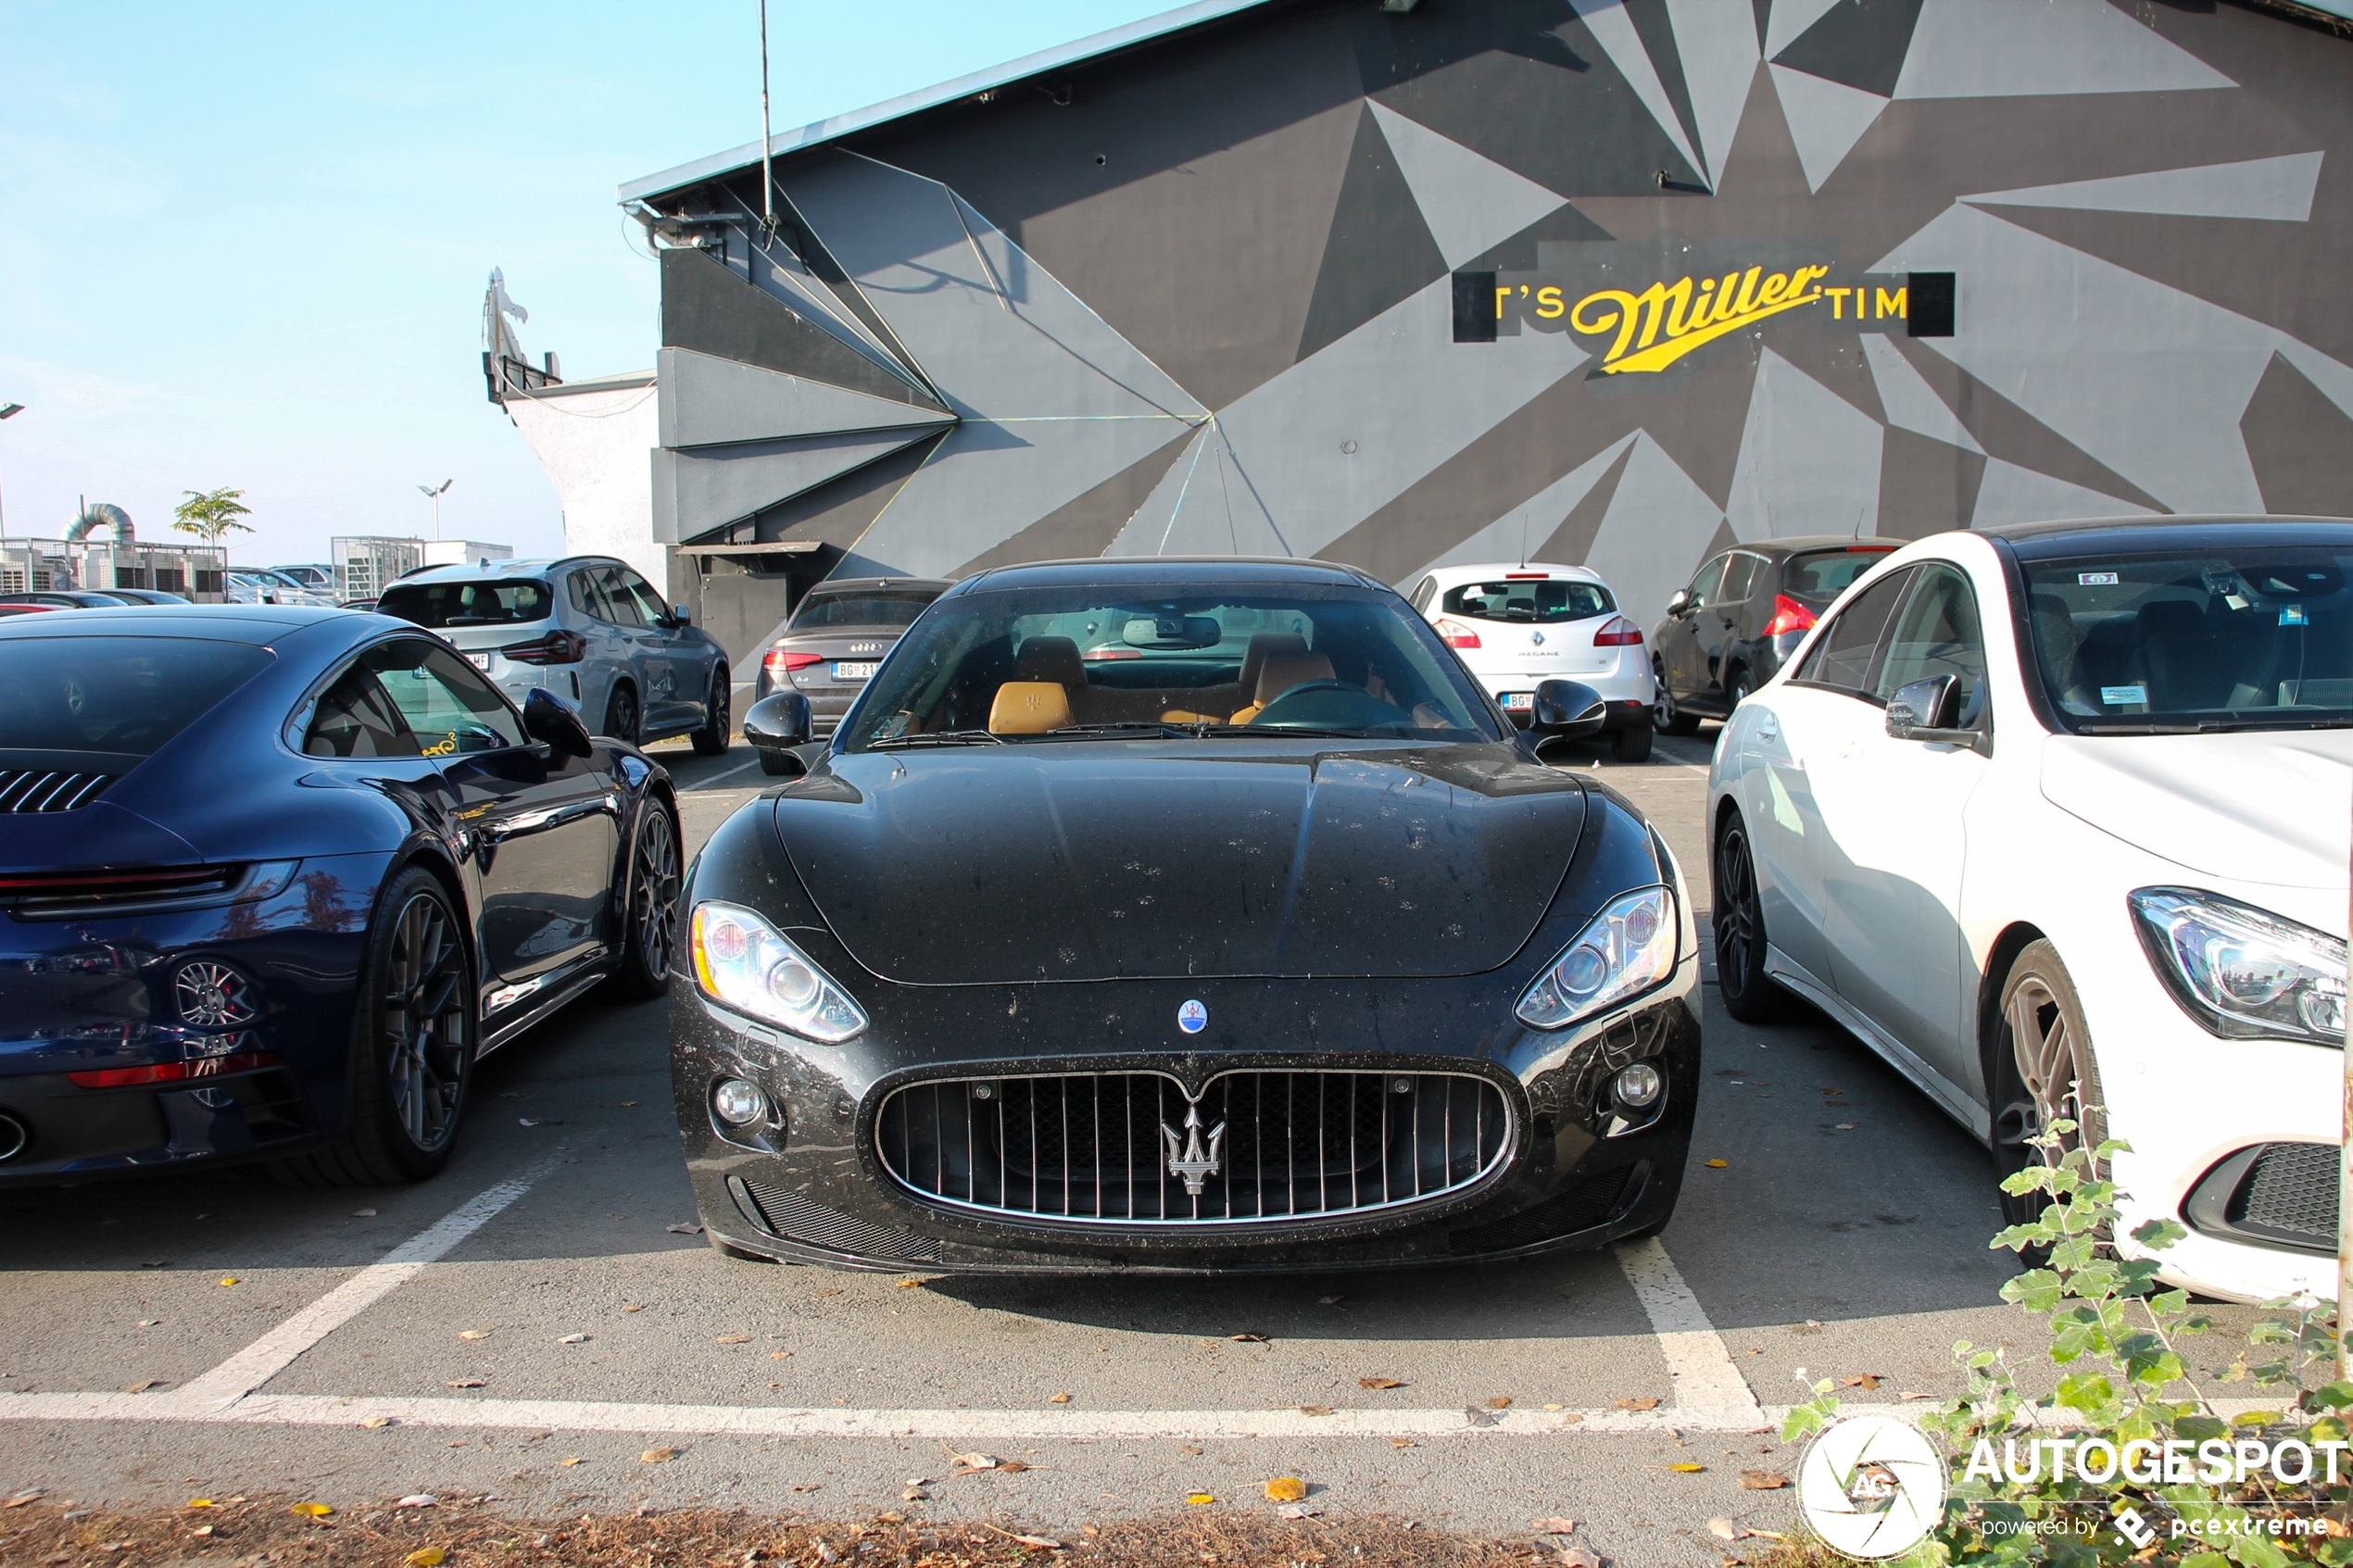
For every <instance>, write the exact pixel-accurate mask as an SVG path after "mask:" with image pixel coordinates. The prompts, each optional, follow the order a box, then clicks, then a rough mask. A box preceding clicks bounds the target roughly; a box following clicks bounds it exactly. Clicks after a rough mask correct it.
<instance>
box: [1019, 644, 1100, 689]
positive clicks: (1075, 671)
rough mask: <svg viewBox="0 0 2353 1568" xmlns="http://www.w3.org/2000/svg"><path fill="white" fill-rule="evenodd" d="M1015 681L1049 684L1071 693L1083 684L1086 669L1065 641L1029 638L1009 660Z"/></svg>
mask: <svg viewBox="0 0 2353 1568" xmlns="http://www.w3.org/2000/svg"><path fill="white" fill-rule="evenodd" d="M1013 679H1014V680H1016V681H1051V682H1053V683H1054V684H1056V685H1059V686H1066V687H1068V688H1070V689H1072V690H1074V691H1075V690H1076V689H1077V688H1078V687H1080V686H1083V685H1085V684H1087V665H1086V662H1085V661H1084V660H1083V659H1080V658H1079V657H1078V645H1077V644H1076V643H1075V642H1073V641H1071V640H1070V639H1069V638H1068V637H1031V638H1028V639H1026V641H1025V642H1023V644H1022V645H1021V651H1020V652H1019V653H1018V654H1015V655H1014V656H1013Z"/></svg>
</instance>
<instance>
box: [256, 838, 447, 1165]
mask: <svg viewBox="0 0 2353 1568" xmlns="http://www.w3.org/2000/svg"><path fill="white" fill-rule="evenodd" d="M354 1013H355V1016H354V1018H353V1020H352V1050H351V1073H352V1085H351V1122H350V1124H349V1126H347V1127H346V1129H345V1130H344V1132H343V1134H342V1135H341V1136H339V1137H337V1138H336V1139H335V1140H334V1141H333V1142H332V1143H330V1144H328V1145H327V1146H326V1147H325V1148H321V1149H320V1150H318V1151H317V1152H316V1153H313V1154H307V1155H300V1156H297V1157H296V1158H294V1159H292V1160H279V1161H277V1162H275V1163H274V1164H273V1165H272V1166H271V1174H273V1175H275V1176H276V1177H277V1178H278V1179H279V1180H281V1181H283V1182H287V1183H289V1184H291V1185H304V1186H364V1185H385V1184H390V1183H395V1182H421V1181H423V1180H425V1179H426V1178H428V1177H430V1176H433V1175H435V1174H437V1173H439V1172H440V1171H441V1169H442V1167H443V1166H445V1165H447V1163H448V1162H449V1156H450V1152H451V1150H452V1149H454V1148H456V1147H457V1142H458V1130H459V1123H461V1122H462V1120H463V1119H464V1115H465V1109H466V1094H467V1090H468V1088H469V1087H470V1086H471V1085H472V1081H473V1066H474V1053H475V1047H476V1020H475V1013H474V979H473V963H472V958H471V956H470V955H469V953H468V951H467V947H466V938H465V930H464V927H463V926H462V925H461V924H460V923H459V919H458V916H457V915H456V913H455V912H454V910H453V908H452V906H451V903H450V899H449V896H448V894H447V891H446V890H445V889H444V888H443V887H442V885H441V883H440V882H439V881H438V880H437V879H436V878H434V875H433V874H432V873H431V872H427V871H425V870H423V869H422V867H417V866H411V867H409V869H408V870H407V871H405V872H401V873H400V874H399V875H398V876H397V877H396V878H394V879H393V881H392V883H391V884H390V885H389V886H387V887H386V888H385V890H384V897H383V898H382V899H381V900H380V902H379V903H378V905H377V917H376V921H375V923H374V924H373V925H372V926H371V929H370V931H369V936H368V948H367V954H366V957H365V958H364V960H362V963H361V969H360V975H359V988H358V996H357V998H356V1006H355V1009H354Z"/></svg>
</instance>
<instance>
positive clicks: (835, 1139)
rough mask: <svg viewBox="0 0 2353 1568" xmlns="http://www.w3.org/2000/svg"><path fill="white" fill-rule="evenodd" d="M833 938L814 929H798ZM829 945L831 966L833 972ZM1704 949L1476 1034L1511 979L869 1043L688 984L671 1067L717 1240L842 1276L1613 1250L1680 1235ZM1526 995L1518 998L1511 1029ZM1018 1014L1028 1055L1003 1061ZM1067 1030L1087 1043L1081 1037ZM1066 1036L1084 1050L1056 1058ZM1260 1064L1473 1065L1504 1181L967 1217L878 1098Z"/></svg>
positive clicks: (884, 1035)
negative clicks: (1566, 1016)
mask: <svg viewBox="0 0 2353 1568" xmlns="http://www.w3.org/2000/svg"><path fill="white" fill-rule="evenodd" d="M815 935H816V934H813V933H805V932H796V933H795V937H796V940H813V939H814V937H815ZM831 957H832V956H831V955H828V956H827V957H825V958H821V960H820V961H821V962H825V961H829V959H830V958H831ZM1697 977H1698V964H1697V960H1696V958H1695V957H1686V959H1685V960H1684V961H1683V962H1682V963H1681V965H1680V967H1679V968H1678V970H1677V971H1676V973H1675V975H1674V977H1673V978H1672V979H1671V980H1670V981H1669V982H1668V983H1667V985H1664V986H1662V987H1661V988H1660V989H1658V990H1656V991H1654V992H1652V993H1650V994H1649V995H1648V996H1646V997H1642V998H1640V999H1639V1000H1638V1001H1637V1002H1636V1003H1635V1004H1634V1005H1633V1006H1632V1007H1630V1008H1629V1009H1627V1010H1621V1011H1619V1012H1618V1013H1617V1014H1615V1015H1612V1016H1609V1017H1605V1018H1603V1019H1600V1020H1596V1021H1595V1022H1593V1023H1592V1024H1591V1025H1588V1026H1586V1027H1584V1028H1581V1029H1571V1030H1565V1031H1562V1032H1561V1033H1559V1034H1557V1035H1546V1034H1539V1033H1536V1032H1533V1031H1529V1030H1527V1029H1525V1028H1523V1027H1521V1026H1519V1025H1518V1024H1517V1023H1516V1022H1507V1023H1504V1024H1501V1025H1497V1026H1494V1027H1492V1028H1491V1029H1489V1030H1488V1031H1487V1032H1485V1033H1484V1034H1479V1035H1476V1037H1472V1038H1465V1037H1463V1036H1462V1035H1461V1033H1459V1031H1460V1030H1461V1027H1462V1021H1464V1020H1465V1019H1466V1018H1475V1017H1479V1016H1482V1015H1484V1014H1486V1013H1489V1012H1491V1011H1493V1010H1495V1008H1494V1004H1495V997H1494V995H1493V991H1494V984H1493V981H1492V979H1491V978H1483V977H1477V976H1473V977H1469V978H1468V979H1465V980H1446V981H1424V982H1413V983H1398V984H1381V983H1374V984H1369V985H1368V984H1365V983H1357V984H1355V985H1353V986H1350V987H1347V995H1345V996H1343V995H1342V994H1341V988H1340V987H1338V986H1334V985H1329V984H1327V983H1317V982H1304V981H1279V980H1277V981H1265V980H1252V981H1222V982H1202V981H1194V982H1183V981H1168V982H1162V981H1136V982H1124V983H1112V984H1107V985H1084V986H1080V985H1073V986H1031V987H979V986H975V987H958V988H955V989H954V990H952V991H937V990H922V989H920V988H908V990H909V991H911V992H913V993H915V994H912V995H903V996H902V995H897V994H894V995H892V996H891V997H889V998H887V1007H884V1008H879V1009H870V1010H872V1011H875V1012H876V1014H877V1016H876V1017H875V1022H874V1023H873V1025H872V1026H870V1028H869V1030H868V1031H867V1033H866V1034H864V1035H861V1036H859V1037H858V1038H857V1039H855V1040H853V1041H851V1042H849V1044H848V1045H846V1046H843V1047H827V1046H820V1045H814V1044H812V1043H810V1042H807V1041H803V1040H799V1039H796V1038H794V1037H792V1036H789V1035H784V1034H782V1033H781V1032H778V1031H774V1030H770V1029H766V1028H764V1027H762V1026H760V1025H757V1024H753V1023H751V1022H749V1021H747V1020H744V1019H742V1018H740V1017H738V1016H736V1015H735V1014H733V1013H731V1012H728V1011H726V1010H723V1009H721V1008H718V1007H716V1006H713V1005H711V1004H710V1003H709V1002H708V1001H706V1000H705V999H704V998H703V997H701V996H700V994H699V993H698V991H696V989H695V988H694V986H693V985H692V983H691V982H690V981H688V980H686V979H685V978H683V977H673V983H672V1005H671V1052H672V1073H673V1089H674V1096H675V1109H676V1112H677V1115H678V1119H679V1127H680V1131H681V1134H682V1136H683V1138H684V1141H685V1146H686V1166H687V1172H688V1175H689V1178H690V1179H691V1181H692V1183H693V1185H694V1189H695V1196H696V1200H697V1203H698V1208H699V1210H700V1212H701V1219H702V1223H703V1224H704V1226H705V1227H706V1230H707V1232H708V1234H709V1236H711V1240H712V1241H713V1243H714V1244H715V1245H718V1246H720V1247H722V1248H726V1249H730V1250H734V1251H736V1252H741V1253H745V1254H749V1255H752V1256H757V1257H765V1258H773V1259H778V1260H786V1261H800V1262H812V1263H822V1264H827V1265H831V1266H835V1267H842V1268H853V1269H876V1270H888V1271H893V1272H905V1271H908V1270H911V1269H915V1270H922V1271H925V1272H932V1273H1177V1274H1204V1273H1302V1272H1316V1271H1326V1270H1338V1269H1356V1268H1366V1267H1397V1266H1415V1265H1428V1264H1436V1263H1445V1262H1460V1261H1466V1260H1470V1259H1479V1258H1501V1257H1517V1256H1526V1255H1534V1254H1540V1253H1545V1252H1551V1251H1557V1250H1567V1249H1574V1248H1593V1247H1599V1246H1603V1245H1605V1244H1606V1243H1607V1242H1609V1241H1611V1240H1614V1239H1616V1238H1617V1237H1620V1236H1628V1235H1632V1234H1636V1233H1640V1232H1646V1231H1648V1230H1651V1229H1655V1227H1657V1226H1658V1225H1660V1224H1663V1223H1665V1221H1666V1219H1667V1216H1668V1215H1669V1214H1670V1213H1671V1212H1672V1210H1673V1208H1674V1204H1675V1200H1676V1197H1677V1195H1678V1193H1679V1191H1680V1186H1681V1182H1682V1174H1683V1165H1684V1160H1685V1157H1686V1154H1687V1152H1688V1150H1689V1147H1690V1141H1691V1126H1692V1110H1693V1107H1694V1104H1695V1102H1696V1097H1697V1090H1698V1085H1699V1037H1700V1030H1699V1022H1698V1018H1697V1015H1696V1013H1695V1012H1694V1010H1693V1008H1692V996H1693V992H1694V989H1695V987H1696V985H1697ZM1196 996H1199V997H1203V998H1204V999H1206V1000H1208V1002H1209V1005H1210V1009H1211V1013H1212V1016H1213V1017H1214V1018H1216V1019H1218V1020H1219V1021H1220V1022H1221V1024H1227V1021H1228V1020H1230V1021H1231V1022H1230V1024H1227V1029H1228V1030H1229V1031H1230V1032H1229V1033H1224V1034H1223V1037H1222V1038H1212V1037H1210V1036H1206V1035H1204V1036H1203V1038H1202V1042H1201V1043H1199V1044H1192V1043H1189V1044H1188V1045H1187V1046H1185V1047H1178V1046H1176V1045H1175V1044H1174V1043H1172V1042H1168V1041H1164V1040H1163V1039H1161V1038H1160V1037H1159V1036H1161V1035H1162V1034H1163V1033H1164V1029H1163V1027H1162V1026H1161V1025H1160V1024H1159V1023H1158V1022H1153V1023H1151V1024H1149V1025H1148V1024H1144V1023H1142V1022H1133V1021H1141V1020H1146V1019H1150V1020H1153V1021H1160V1020H1164V1019H1173V1018H1174V1017H1175V1016H1176V1009H1177V1006H1178V1004H1179V1003H1180V1002H1182V1001H1184V1000H1187V999H1189V998H1191V997H1196ZM1508 1010H1509V999H1508V998H1505V999H1504V1004H1503V1011H1504V1015H1505V1017H1506V1018H1508ZM1009 1016H1013V1017H1018V1018H1020V1019H1021V1020H1022V1024H1023V1027H1022V1028H1021V1029H1020V1030H1019V1034H1020V1035H1021V1036H1022V1038H1023V1040H1024V1042H1025V1043H1026V1045H1027V1046H1028V1047H1029V1048H1028V1050H1026V1051H1025V1052H1024V1053H1023V1054H1021V1055H1019V1056H1006V1055H1002V1054H997V1055H988V1054H984V1052H983V1051H982V1050H981V1049H980V1048H979V1047H962V1048H960V1047H959V1042H963V1041H971V1040H975V1038H978V1039H988V1038H991V1037H993V1038H995V1039H998V1040H1002V1039H1004V1038H1005V1037H1006V1034H1007V1031H1005V1030H1004V1029H1002V1028H1001V1027H1000V1025H1001V1024H1002V1023H1003V1021H1004V1020H1006V1019H1007V1018H1008V1017H1009ZM1065 1042H1066V1046H1064V1045H1063V1043H1065ZM1057 1047H1063V1048H1057ZM1632 1060H1651V1061H1653V1062H1655V1064H1656V1065H1657V1066H1658V1067H1659V1069H1660V1071H1661V1072H1662V1073H1663V1074H1664V1075H1665V1077H1666V1079H1667V1093H1666V1095H1665V1097H1664V1098H1663V1101H1662V1103H1661V1104H1660V1106H1659V1107H1658V1109H1657V1111H1656V1114H1655V1120H1654V1121H1652V1122H1650V1123H1648V1124H1646V1125H1644V1126H1642V1127H1641V1128H1640V1129H1639V1130H1635V1131H1630V1132H1627V1133H1625V1134H1623V1135H1618V1136H1606V1135H1604V1128H1605V1126H1606V1120H1605V1113H1604V1112H1603V1111H1602V1110H1599V1109H1598V1107H1599V1104H1600V1100H1601V1097H1602V1085H1604V1084H1605V1083H1606V1081H1607V1079H1608V1077H1609V1075H1610V1074H1611V1073H1615V1072H1616V1071H1617V1069H1619V1068H1620V1067H1623V1066H1624V1065H1626V1063H1628V1062H1629V1061H1632ZM1250 1068H1264V1069H1295V1068H1321V1069H1327V1070H1330V1069H1340V1070H1345V1071H1354V1072H1367V1073H1374V1072H1396V1073H1409V1072H1429V1071H1444V1072H1452V1073H1474V1074H1476V1075H1478V1076H1481V1077H1486V1078H1488V1079H1490V1080H1491V1082H1493V1083H1494V1084H1495V1085H1497V1087H1498V1088H1499V1089H1501V1090H1502V1092H1503V1093H1504V1096H1505V1097H1506V1098H1507V1099H1508V1101H1509V1102H1510V1104H1511V1107H1512V1112H1513V1118H1514V1123H1515V1131H1514V1142H1513V1147H1512V1148H1510V1149H1509V1151H1508V1153H1507V1155H1506V1157H1505V1158H1504V1160H1502V1161H1501V1162H1500V1163H1499V1165H1498V1167H1497V1168H1496V1169H1495V1170H1494V1171H1493V1172H1492V1173H1491V1174H1490V1175H1489V1176H1487V1177H1486V1178H1484V1179H1482V1180H1480V1181H1478V1182H1476V1183H1472V1184H1469V1185H1466V1186H1465V1187H1463V1188H1462V1189H1460V1190H1458V1191H1455V1192H1452V1193H1449V1194H1447V1195H1444V1196H1441V1197H1438V1198H1430V1199H1427V1200H1424V1201H1422V1202H1420V1203H1417V1204H1413V1205H1406V1206H1401V1207H1397V1208H1392V1209H1387V1210H1380V1211H1378V1212H1370V1213H1364V1214H1348V1213H1340V1214H1332V1215H1325V1216H1319V1217H1316V1218H1314V1219H1302V1220H1290V1219H1277V1220H1268V1221H1264V1222H1244V1223H1221V1224H1214V1225H1213V1224H1206V1223H1204V1224H1202V1225H1200V1226H1199V1227H1198V1228H1196V1227H1193V1226H1189V1225H1174V1226H1172V1225H1165V1224H1163V1225H1155V1226H1143V1225H1123V1224H1121V1223H1118V1222H1116V1221H1111V1222H1104V1221H1092V1220H1089V1221H1081V1222H1067V1221H1059V1220H1042V1219H1037V1218H1022V1217H1016V1216H1008V1215H984V1214H976V1213H974V1212H971V1211H969V1210H951V1209H950V1208H947V1207H944V1206H942V1205H940V1204H939V1203H937V1202H935V1201H930V1200H926V1199H925V1198H921V1197H919V1196H918V1195H917V1194H915V1193H914V1192H912V1191H911V1190H910V1189H908V1188H907V1187H904V1186H901V1185H900V1184H899V1183H898V1182H897V1181H896V1180H894V1179H893V1178H892V1177H891V1176H890V1175H889V1174H888V1173H887V1172H886V1171H885V1170H884V1169H883V1167H882V1165H881V1162H880V1161H879V1160H878V1159H877V1158H876V1155H875V1120H876V1111H877V1109H878V1108H879V1106H880V1105H881V1104H882V1102H883V1101H884V1100H885V1099H886V1098H887V1096H888V1095H889V1093H890V1092H891V1090H893V1089H894V1088H896V1087H898V1086H900V1085H903V1084H906V1083H908V1082H910V1081H916V1080H921V1079H924V1078H929V1077H957V1078H967V1077H986V1076H997V1075H1001V1076H1005V1077H1013V1076H1022V1075H1030V1074H1041V1073H1076V1072H1096V1071H1136V1070H1161V1071H1174V1072H1176V1073H1179V1074H1185V1075H1190V1076H1195V1077H1200V1076H1204V1075H1206V1074H1210V1073H1216V1072H1220V1071H1232V1070H1243V1069H1250ZM726 1077H742V1078H748V1079H749V1080H751V1081H752V1082H754V1083H757V1084H758V1085H760V1086H761V1088H762V1089H763V1090H764V1091H765V1092H766V1094H767V1095H768V1097H769V1099H770V1102H771V1104H772V1105H773V1106H774V1108H776V1110H777V1111H778V1113H779V1114H778V1115H777V1116H776V1117H775V1118H774V1122H773V1123H771V1124H769V1125H767V1126H765V1127H763V1128H762V1129H761V1130H760V1131H758V1132H755V1133H752V1134H745V1133H742V1132H740V1131H736V1132H723V1131H722V1127H721V1123H718V1122H717V1121H716V1120H715V1119H714V1117H713V1115H712V1112H711V1091H712V1088H713V1086H714V1085H716V1084H717V1083H718V1081H719V1080H721V1079H722V1078H726Z"/></svg>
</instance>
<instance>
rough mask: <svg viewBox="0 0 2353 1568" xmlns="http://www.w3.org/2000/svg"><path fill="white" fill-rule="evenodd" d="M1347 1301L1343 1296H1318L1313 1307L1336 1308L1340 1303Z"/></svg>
mask: <svg viewBox="0 0 2353 1568" xmlns="http://www.w3.org/2000/svg"><path fill="white" fill-rule="evenodd" d="M1347 1299H1348V1298H1347V1297H1345V1296H1318V1297H1316V1298H1315V1305H1317V1306H1319V1307H1337V1306H1339V1305H1340V1303H1341V1302H1342V1301H1345V1300H1347Z"/></svg>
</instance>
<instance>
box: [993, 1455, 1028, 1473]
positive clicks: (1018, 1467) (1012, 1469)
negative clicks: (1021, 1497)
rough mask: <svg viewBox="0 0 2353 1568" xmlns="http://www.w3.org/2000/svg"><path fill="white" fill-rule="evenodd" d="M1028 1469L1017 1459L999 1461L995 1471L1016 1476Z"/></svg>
mask: <svg viewBox="0 0 2353 1568" xmlns="http://www.w3.org/2000/svg"><path fill="white" fill-rule="evenodd" d="M1028 1468H1029V1466H1028V1465H1026V1464H1024V1463H1023V1462H1022V1461H1020V1460H1017V1459H1000V1460H999V1461H997V1470H998V1473H999V1474H1004V1475H1018V1474H1021V1473H1022V1472H1023V1471H1025V1470H1027V1469H1028Z"/></svg>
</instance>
